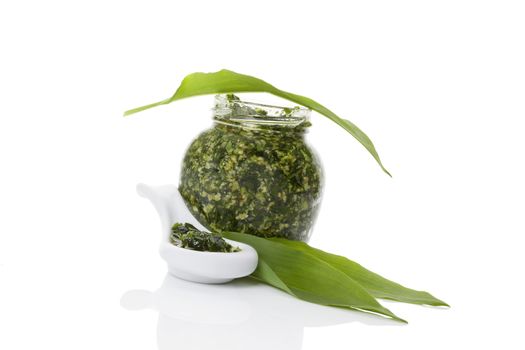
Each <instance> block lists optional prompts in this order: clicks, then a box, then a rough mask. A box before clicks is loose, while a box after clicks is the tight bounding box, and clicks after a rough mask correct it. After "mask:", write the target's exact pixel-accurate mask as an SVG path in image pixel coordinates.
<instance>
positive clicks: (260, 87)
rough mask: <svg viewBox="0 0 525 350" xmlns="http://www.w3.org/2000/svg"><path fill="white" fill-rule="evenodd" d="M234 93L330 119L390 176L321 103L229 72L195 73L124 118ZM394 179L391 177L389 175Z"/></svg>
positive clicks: (351, 128) (362, 137) (351, 127)
mask: <svg viewBox="0 0 525 350" xmlns="http://www.w3.org/2000/svg"><path fill="white" fill-rule="evenodd" d="M235 92H266V93H270V94H272V95H275V96H278V97H282V98H284V99H287V100H289V101H292V102H294V103H298V104H300V105H302V106H305V107H307V108H310V109H312V110H314V111H316V112H318V113H320V114H322V115H324V116H325V117H327V118H329V119H330V120H332V121H333V122H335V123H336V124H338V125H339V126H341V127H342V128H343V129H345V130H346V131H347V132H349V133H350V134H351V135H352V136H353V137H354V138H356V139H357V141H359V142H360V143H361V144H362V145H363V146H364V147H365V148H366V149H367V150H368V152H370V154H371V155H372V156H373V157H374V159H375V160H376V161H377V163H378V164H379V166H381V169H383V171H384V172H385V173H387V174H388V175H390V173H389V172H388V170H386V169H385V167H384V166H383V164H382V163H381V159H380V158H379V154H378V153H377V151H376V149H375V146H374V144H373V143H372V140H370V138H369V137H368V136H367V135H366V134H365V133H364V132H363V131H362V130H361V129H359V128H358V127H357V126H356V125H355V124H354V123H352V122H351V121H349V120H347V119H343V118H341V117H339V116H338V115H336V114H335V113H334V112H332V111H331V110H329V109H328V108H326V107H325V106H323V105H322V104H320V103H317V102H316V101H314V100H312V99H310V98H308V97H305V96H301V95H296V94H293V93H291V92H287V91H284V90H280V89H278V88H276V87H275V86H273V85H271V84H269V83H267V82H265V81H263V80H261V79H259V78H255V77H252V76H249V75H244V74H239V73H236V72H233V71H230V70H227V69H223V70H220V71H218V72H213V73H200V72H198V73H192V74H189V75H187V76H186V77H185V78H184V79H183V80H182V83H181V84H180V86H179V88H178V89H177V91H176V92H175V94H173V96H171V97H170V98H167V99H165V100H162V101H159V102H155V103H152V104H149V105H146V106H142V107H138V108H134V109H130V110H128V111H126V112H124V115H125V116H127V115H130V114H133V113H137V112H140V111H143V110H146V109H149V108H152V107H156V106H160V105H165V104H168V103H171V102H174V101H177V100H180V99H183V98H188V97H192V96H199V95H208V94H220V93H235ZM390 176H391V175H390Z"/></svg>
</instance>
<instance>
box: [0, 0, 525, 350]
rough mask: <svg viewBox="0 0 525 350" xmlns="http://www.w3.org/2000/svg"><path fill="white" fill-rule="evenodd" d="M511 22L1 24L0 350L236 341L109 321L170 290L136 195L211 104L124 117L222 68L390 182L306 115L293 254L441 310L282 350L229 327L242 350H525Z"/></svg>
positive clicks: (518, 36)
mask: <svg viewBox="0 0 525 350" xmlns="http://www.w3.org/2000/svg"><path fill="white" fill-rule="evenodd" d="M524 18H525V9H524V5H523V2H520V1H457V0H456V1H366V2H365V1H361V2H357V1H356V2H350V1H339V2H336V1H322V2H308V1H269V0H268V1H264V2H254V1H252V2H248V1H237V2H235V1H224V0H223V1H208V2H203V1H184V2H182V1H165V2H159V1H148V2H146V1H144V2H137V1H121V2H118V1H89V2H88V1H86V2H79V1H77V2H73V1H53V0H50V1H17V2H14V1H11V2H7V1H5V2H2V3H1V4H0V39H1V40H0V45H1V46H0V50H1V54H0V156H1V157H0V166H1V169H2V170H0V178H1V182H0V209H1V211H0V213H1V214H0V215H1V216H0V348H2V349H35V348H43V349H46V348H50V349H51V348H52V349H93V348H96V349H129V350H131V349H155V348H156V347H157V345H158V346H159V348H160V349H163V348H166V347H167V346H166V344H169V342H170V341H172V342H174V343H175V344H179V345H180V346H179V348H181V349H188V348H192V346H195V344H198V343H199V338H202V341H203V342H204V341H205V339H206V341H208V342H211V344H213V339H211V340H210V338H212V337H211V335H210V334H220V333H221V332H222V333H227V335H228V336H230V337H231V338H232V344H237V343H238V342H239V341H241V339H244V338H246V337H244V338H243V335H242V333H243V332H244V331H235V330H236V328H235V327H231V326H230V327H229V328H228V327H225V328H221V327H224V326H216V327H213V326H212V327H210V326H204V325H201V324H199V322H197V323H191V322H190V323H188V322H186V323H185V321H180V320H179V321H178V320H176V317H177V312H176V311H177V310H175V311H174V314H173V315H172V316H173V317H174V319H170V317H168V319H170V321H168V322H164V321H166V319H165V317H164V316H161V317H158V313H157V311H153V310H149V311H136V312H132V311H128V310H126V309H125V308H123V307H122V306H121V305H120V299H121V297H122V295H124V293H126V292H127V291H129V290H132V289H145V290H150V291H154V290H156V289H158V288H159V286H160V285H161V283H162V281H163V279H164V276H165V273H166V268H165V266H164V264H163V262H162V261H161V259H160V257H159V256H158V254H157V245H158V238H159V233H158V231H159V224H158V220H157V217H156V214H155V213H154V211H153V208H152V207H150V205H149V203H147V202H146V201H145V200H143V199H141V198H139V197H138V196H137V195H136V193H135V184H136V183H137V182H145V183H149V184H163V183H176V182H177V180H178V171H179V163H180V160H181V157H182V154H183V152H184V150H185V147H186V146H187V145H188V143H189V142H190V140H191V139H192V138H194V137H195V136H196V135H197V133H198V132H200V131H201V130H203V129H205V128H207V127H209V126H210V125H211V119H210V117H211V112H210V108H211V106H212V103H213V99H212V97H211V96H205V97H199V98H193V99H188V100H183V101H180V102H177V103H175V104H172V105H168V106H164V107H159V108H157V109H154V110H150V111H147V112H143V113H141V114H137V115H134V116H131V117H128V118H123V117H122V112H123V111H124V110H126V109H129V108H133V107H136V106H140V105H143V104H146V103H150V102H154V101H157V100H160V99H164V98H166V97H168V96H170V95H171V94H172V93H173V92H174V90H175V89H176V87H177V86H178V84H179V82H180V80H181V79H182V78H183V77H184V76H185V75H186V74H188V73H191V72H194V71H215V70H218V69H221V68H228V69H232V70H235V71H238V72H241V73H245V74H250V75H254V76H257V77H260V78H263V79H265V80H267V81H269V82H270V83H272V84H275V85H276V86H277V87H279V88H282V89H285V90H288V91H292V92H296V93H299V94H303V95H306V96H309V97H312V98H314V99H316V100H318V101H319V102H321V103H323V104H325V105H326V106H328V107H329V108H331V109H333V110H334V111H335V112H336V113H339V114H340V115H342V116H344V117H346V118H348V119H350V120H352V121H353V122H355V123H356V124H357V125H359V126H360V127H361V128H362V129H363V130H364V131H365V132H367V133H368V135H369V136H370V137H371V138H372V140H373V141H374V142H375V144H376V147H377V149H378V151H379V154H380V155H381V157H382V159H383V161H384V164H385V166H386V167H387V168H388V169H389V170H390V171H391V173H392V175H393V178H389V177H388V176H386V175H385V174H383V173H382V172H381V170H380V168H379V167H378V166H377V165H376V164H375V162H374V160H373V159H372V158H371V157H370V156H369V155H368V153H367V152H366V151H365V150H364V149H363V148H362V147H361V146H360V145H359V144H358V143H357V142H356V141H355V140H354V139H353V138H352V137H351V136H350V135H348V134H346V133H345V132H344V131H343V130H342V129H340V128H338V127H337V126H336V125H335V124H333V123H331V122H329V121H327V120H326V119H325V118H323V117H322V116H320V115H317V114H316V115H314V116H313V124H314V126H313V127H312V129H311V132H310V134H309V135H308V138H309V141H310V143H311V144H312V145H313V146H314V147H315V148H316V149H317V151H318V152H319V154H320V155H321V158H322V160H323V163H324V168H325V172H326V187H325V194H324V199H323V206H322V210H321V214H320V216H319V219H318V222H317V225H316V227H315V232H314V234H313V237H312V240H311V242H310V243H311V244H312V245H314V246H316V247H319V248H322V249H325V250H328V251H330V252H336V253H340V254H343V255H346V256H348V257H350V258H351V259H353V260H356V261H358V262H360V263H361V264H363V265H365V266H366V267H368V268H370V269H372V270H374V271H377V272H378V273H380V274H382V275H384V276H387V277H389V278H392V279H393V280H396V281H399V282H401V283H403V284H405V285H407V286H409V287H413V288H417V289H424V290H428V291H430V292H431V293H433V294H435V295H436V296H437V297H439V298H442V299H444V300H445V301H447V302H448V303H450V304H451V305H452V308H451V309H434V308H428V307H420V306H414V305H406V304H397V303H385V305H386V306H387V307H388V308H390V309H391V310H392V311H394V312H395V313H397V314H398V315H400V316H401V317H403V318H406V319H407V320H408V321H409V322H410V323H409V324H408V325H406V326H399V325H398V324H397V323H394V322H387V321H381V320H379V321H376V317H374V316H366V315H365V316H363V315H362V314H360V313H355V312H351V311H348V312H347V311H345V317H346V318H347V319H348V320H347V321H349V322H346V321H345V322H335V323H338V324H337V325H332V326H325V327H315V328H312V327H306V328H305V329H304V334H303V335H301V334H299V335H298V336H292V335H291V334H290V337H289V338H287V337H286V334H287V333H286V332H284V333H283V332H280V331H279V329H277V327H275V326H274V323H273V322H274V321H272V319H274V320H275V324H281V325H282V324H283V322H284V324H286V322H288V321H286V320H285V321H283V320H280V321H279V322H277V318H278V317H280V316H276V317H275V318H272V317H273V316H272V317H270V318H269V320H268V322H266V323H265V326H261V325H258V326H256V327H259V328H256V327H255V326H253V327H252V326H251V324H244V325H240V326H239V330H241V329H244V330H245V329H251V330H250V331H249V332H252V333H253V334H252V333H249V332H248V333H249V334H252V335H251V336H250V339H251V340H250V341H251V344H252V345H250V346H252V347H255V346H257V345H259V346H260V344H265V341H268V339H271V338H272V337H273V335H274V334H281V335H282V334H284V338H283V339H281V340H282V341H279V342H276V343H277V344H275V345H273V347H274V348H275V349H279V348H283V349H284V348H286V349H301V348H302V349H305V350H306V349H327V348H330V349H348V348H356V349H377V348H380V347H387V346H388V347H389V348H394V349H397V348H403V349H421V348H424V349H444V348H460V347H461V348H481V347H487V348H505V349H520V348H521V349H523V347H524V345H525V342H524V341H523V335H522V334H520V333H522V331H523V324H522V323H523V319H522V317H523V316H522V313H523V311H525V310H524V308H523V304H522V299H523V294H524V293H525V284H524V281H523V273H522V266H524V262H525V261H524V260H525V259H524V257H523V250H524V245H523V244H522V243H521V238H522V237H523V235H524V234H525V224H524V208H525V203H524V198H525V186H524V182H525V170H524V151H525V141H524V133H525V129H524V127H523V125H524V124H523V119H524V117H525V100H524V97H525V64H524V62H525V40H524V39H525V21H524ZM256 98H257V99H259V100H260V101H261V100H262V101H272V102H273V99H270V98H269V97H267V96H264V95H257V96H256ZM281 102H282V101H281ZM172 282H173V281H172ZM230 287H231V286H230ZM230 287H226V288H230ZM233 287H235V285H234V286H233ZM188 288H190V289H191V287H188ZM225 290H227V289H224V291H225ZM254 290H259V291H261V290H263V291H267V290H266V289H262V288H255V289H254ZM269 293H272V292H269ZM275 293H277V292H275ZM211 297H213V296H212V295H210V298H211ZM274 297H282V296H281V295H280V294H279V295H274ZM263 299H264V298H262V297H261V300H260V303H262V304H264V305H267V306H266V307H267V308H268V310H270V309H272V308H275V307H276V306H275V305H272V303H271V298H269V299H267V300H266V299H264V300H263ZM217 300H218V301H217V302H218V303H220V302H221V299H220V298H219V299H217ZM225 300H230V301H231V300H232V299H231V298H230V299H228V297H225ZM265 300H266V301H265ZM268 300H270V301H268ZM283 300H285V302H288V301H289V302H290V303H292V301H291V299H283ZM123 303H124V304H125V302H123ZM265 303H266V304H265ZM250 305H251V304H249V303H248V308H249V307H250ZM290 305H291V304H290ZM300 305H303V303H301V304H300ZM252 306H253V305H252ZM301 307H302V306H299V308H301ZM160 308H161V307H160ZM161 309H162V308H161ZM175 309H177V308H176V307H175ZM284 310H286V307H284ZM304 310H310V309H308V306H305V307H304ZM312 310H313V309H312ZM316 310H317V311H315V310H313V311H311V314H310V316H312V317H313V318H314V319H315V318H316V317H317V313H316V312H319V315H320V314H321V313H323V312H328V313H330V311H326V310H323V311H319V309H316ZM162 312H163V311H162V310H161V315H162ZM306 312H310V311H306ZM190 316H191V315H190ZM281 316H282V315H281ZM319 317H321V316H319ZM330 317H332V316H328V318H330ZM285 318H286V317H285ZM163 320H164V321H163ZM194 321H195V320H194ZM194 321H193V322H194ZM290 322H292V321H290ZM293 322H296V323H295V324H294V325H291V326H290V329H291V328H293V327H296V326H297V325H298V326H297V327H298V329H299V330H300V332H302V327H303V326H304V325H307V324H306V323H305V324H301V322H302V321H300V320H299V321H297V320H295V321H293ZM320 323H323V322H320ZM328 323H330V322H328ZM292 326H293V327H292ZM184 327H188V329H191V330H192V331H194V332H195V334H196V335H197V336H196V337H193V338H192V339H188V338H187V337H185V336H184V334H181V329H185V328H184ZM243 327H244V328H243ZM250 327H251V328H250ZM283 327H284V328H285V329H287V328H286V327H285V326H283ZM258 329H260V331H259V330H258ZM232 330H233V331H232ZM223 331H224V332H223ZM210 332H211V333H210ZM214 332H215V333H214ZM300 332H299V333H300ZM257 337H259V338H257ZM292 338H293V339H292ZM170 339H171V340H170ZM301 339H302V340H301ZM243 341H244V340H243ZM301 341H302V345H301ZM179 342H180V343H179ZM192 344H193V345H192ZM221 346H222V345H220V344H217V345H216V346H215V348H221ZM173 348H177V346H175V347H173ZM197 348H198V347H197ZM203 348H204V347H203Z"/></svg>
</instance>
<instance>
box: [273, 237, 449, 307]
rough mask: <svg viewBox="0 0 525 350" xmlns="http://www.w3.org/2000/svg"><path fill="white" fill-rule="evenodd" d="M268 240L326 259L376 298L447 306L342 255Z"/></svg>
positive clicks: (285, 240) (297, 244)
mask: <svg viewBox="0 0 525 350" xmlns="http://www.w3.org/2000/svg"><path fill="white" fill-rule="evenodd" d="M270 240H272V241H274V242H276V243H280V244H283V245H286V246H288V247H290V248H292V249H295V250H299V251H305V252H308V253H310V254H313V255H314V256H316V257H317V258H319V259H321V260H323V261H326V262H327V263H329V264H330V265H332V266H333V267H335V268H337V269H338V270H340V271H342V272H343V273H345V274H346V275H347V276H349V277H350V278H352V279H353V280H354V281H356V282H357V283H359V284H361V286H363V288H365V289H366V290H367V291H368V292H369V293H370V294H372V295H373V296H374V297H376V298H380V299H389V300H394V301H399V302H404V303H410V304H418V305H430V306H449V305H448V304H447V303H445V302H444V301H442V300H439V299H437V298H436V297H434V296H432V295H431V294H430V293H427V292H423V291H417V290H414V289H410V288H406V287H403V286H402V285H400V284H398V283H396V282H393V281H390V280H388V279H386V278H384V277H381V276H380V275H378V274H376V273H374V272H372V271H370V270H367V269H366V268H364V267H363V266H361V265H359V264H358V263H356V262H353V261H352V260H350V259H347V258H345V257H343V256H340V255H335V254H330V253H327V252H325V251H322V250H320V249H316V248H312V247H310V246H309V245H308V244H306V243H304V242H299V241H291V240H287V239H281V238H271V239H270Z"/></svg>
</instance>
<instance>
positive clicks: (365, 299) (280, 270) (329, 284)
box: [221, 232, 406, 322]
mask: <svg viewBox="0 0 525 350" xmlns="http://www.w3.org/2000/svg"><path fill="white" fill-rule="evenodd" d="M221 234H222V235H223V236H225V237H226V238H229V239H232V240H235V241H238V242H244V243H247V244H249V245H251V246H252V247H253V248H254V249H255V250H257V254H258V255H259V264H258V266H257V269H256V270H255V271H254V272H253V274H252V277H253V278H255V279H257V280H259V281H261V282H264V283H267V284H269V285H272V286H274V287H276V288H279V289H281V290H283V291H285V292H287V293H289V294H291V295H293V296H295V297H297V298H299V299H302V300H305V301H309V302H312V303H316V304H321V305H329V306H337V307H342V308H348V309H352V310H357V311H366V312H371V313H375V314H380V315H383V316H386V317H388V318H391V319H393V320H396V321H400V322H406V321H405V320H403V319H401V318H399V317H398V316H396V315H395V314H394V313H392V312H391V311H390V310H388V309H387V308H385V307H383V306H382V305H381V304H380V303H379V302H378V301H377V300H376V299H375V298H374V297H373V296H372V295H370V293H368V292H367V291H366V290H365V289H364V288H363V287H362V286H361V285H360V284H359V283H357V282H356V281H354V280H353V279H352V278H350V277H349V276H348V275H347V274H345V273H344V272H342V271H340V270H338V269H337V268H335V267H333V266H332V265H330V264H329V263H327V262H326V261H323V260H321V259H319V258H318V257H316V256H315V255H314V254H311V253H310V252H308V251H306V250H299V249H294V248H292V247H289V246H287V245H285V244H281V243H278V242H275V241H273V240H270V239H265V238H260V237H256V236H253V235H247V234H243V233H236V232H222V233H221Z"/></svg>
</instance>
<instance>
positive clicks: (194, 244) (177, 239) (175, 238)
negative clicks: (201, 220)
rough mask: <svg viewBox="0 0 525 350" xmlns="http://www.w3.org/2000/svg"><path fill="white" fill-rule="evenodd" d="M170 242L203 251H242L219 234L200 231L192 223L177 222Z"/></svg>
mask: <svg viewBox="0 0 525 350" xmlns="http://www.w3.org/2000/svg"><path fill="white" fill-rule="evenodd" d="M170 242H171V243H172V244H173V245H176V246H177V247H181V248H186V249H192V250H198V251H201V252H222V253H233V252H238V251H240V248H239V247H233V246H232V245H231V244H229V243H228V242H226V241H225V240H224V238H222V237H221V236H219V235H216V234H213V233H210V232H205V231H200V230H198V229H197V228H196V227H195V226H193V225H192V224H188V223H185V224H182V223H176V224H174V225H173V227H172V228H171V235H170Z"/></svg>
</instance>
